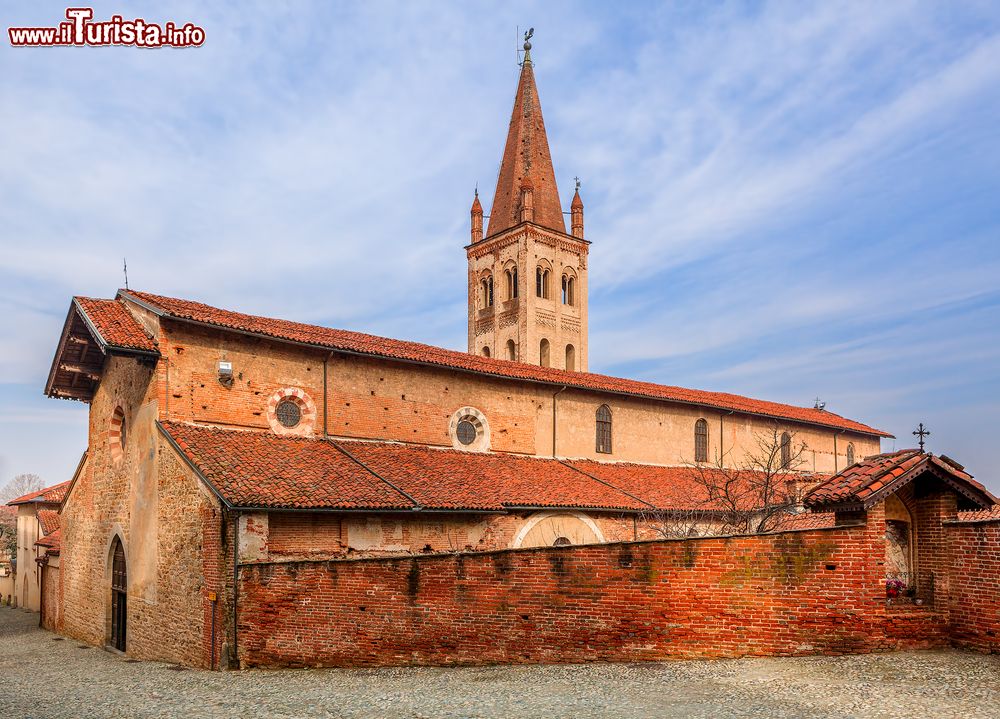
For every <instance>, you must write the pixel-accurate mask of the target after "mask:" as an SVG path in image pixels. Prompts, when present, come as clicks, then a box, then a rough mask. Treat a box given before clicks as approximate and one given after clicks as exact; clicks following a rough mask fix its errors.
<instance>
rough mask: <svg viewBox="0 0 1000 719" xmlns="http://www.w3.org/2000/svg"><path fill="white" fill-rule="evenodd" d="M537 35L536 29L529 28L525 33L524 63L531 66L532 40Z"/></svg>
mask: <svg viewBox="0 0 1000 719" xmlns="http://www.w3.org/2000/svg"><path fill="white" fill-rule="evenodd" d="M534 35H535V28H533V27H529V28H528V29H527V31H525V33H524V45H523V47H524V61H523V62H525V63H527V64H529V65H530V64H531V38H532V37H534Z"/></svg>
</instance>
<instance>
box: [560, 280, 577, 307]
mask: <svg viewBox="0 0 1000 719" xmlns="http://www.w3.org/2000/svg"><path fill="white" fill-rule="evenodd" d="M573 285H574V282H573V278H572V277H570V276H569V275H563V278H562V303H563V304H564V305H570V306H572V305H574V304H575V302H574V301H573V289H574V288H573Z"/></svg>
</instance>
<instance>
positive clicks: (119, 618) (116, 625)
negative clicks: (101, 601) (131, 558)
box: [110, 536, 128, 652]
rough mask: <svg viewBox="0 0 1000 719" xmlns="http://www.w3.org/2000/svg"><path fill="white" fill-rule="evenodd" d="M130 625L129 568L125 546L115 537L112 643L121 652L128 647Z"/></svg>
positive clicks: (112, 560)
mask: <svg viewBox="0 0 1000 719" xmlns="http://www.w3.org/2000/svg"><path fill="white" fill-rule="evenodd" d="M127 627H128V570H127V568H126V564H125V548H124V547H123V546H122V540H121V539H120V538H119V537H117V536H116V537H115V539H114V541H113V542H112V544H111V637H110V640H111V641H110V644H111V646H113V647H114V648H115V649H117V650H118V651H120V652H124V651H125V650H126V648H127V634H126V629H127Z"/></svg>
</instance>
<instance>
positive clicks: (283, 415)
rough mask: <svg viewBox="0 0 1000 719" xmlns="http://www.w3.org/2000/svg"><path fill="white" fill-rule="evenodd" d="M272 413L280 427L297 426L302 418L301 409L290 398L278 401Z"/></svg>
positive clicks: (289, 427)
mask: <svg viewBox="0 0 1000 719" xmlns="http://www.w3.org/2000/svg"><path fill="white" fill-rule="evenodd" d="M274 415H275V417H277V418H278V422H280V423H281V426H282V427H287V428H288V429H291V428H292V427H296V426H298V424H299V422H300V421H301V420H302V409H301V408H300V407H299V405H298V403H296V402H293V401H292V400H290V399H283V400H281V401H280V402H279V403H278V406H277V407H275V409H274Z"/></svg>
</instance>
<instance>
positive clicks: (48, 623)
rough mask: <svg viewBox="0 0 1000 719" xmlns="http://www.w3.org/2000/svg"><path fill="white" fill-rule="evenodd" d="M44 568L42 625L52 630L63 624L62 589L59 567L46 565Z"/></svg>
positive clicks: (54, 630) (57, 629)
mask: <svg viewBox="0 0 1000 719" xmlns="http://www.w3.org/2000/svg"><path fill="white" fill-rule="evenodd" d="M41 570H42V602H41V606H42V626H43V627H45V628H46V629H48V630H49V631H52V632H57V631H59V628H60V627H61V626H62V602H61V601H60V597H61V596H62V591H61V590H60V587H59V567H52V566H49V565H45V566H43V567H42V568H41Z"/></svg>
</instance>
